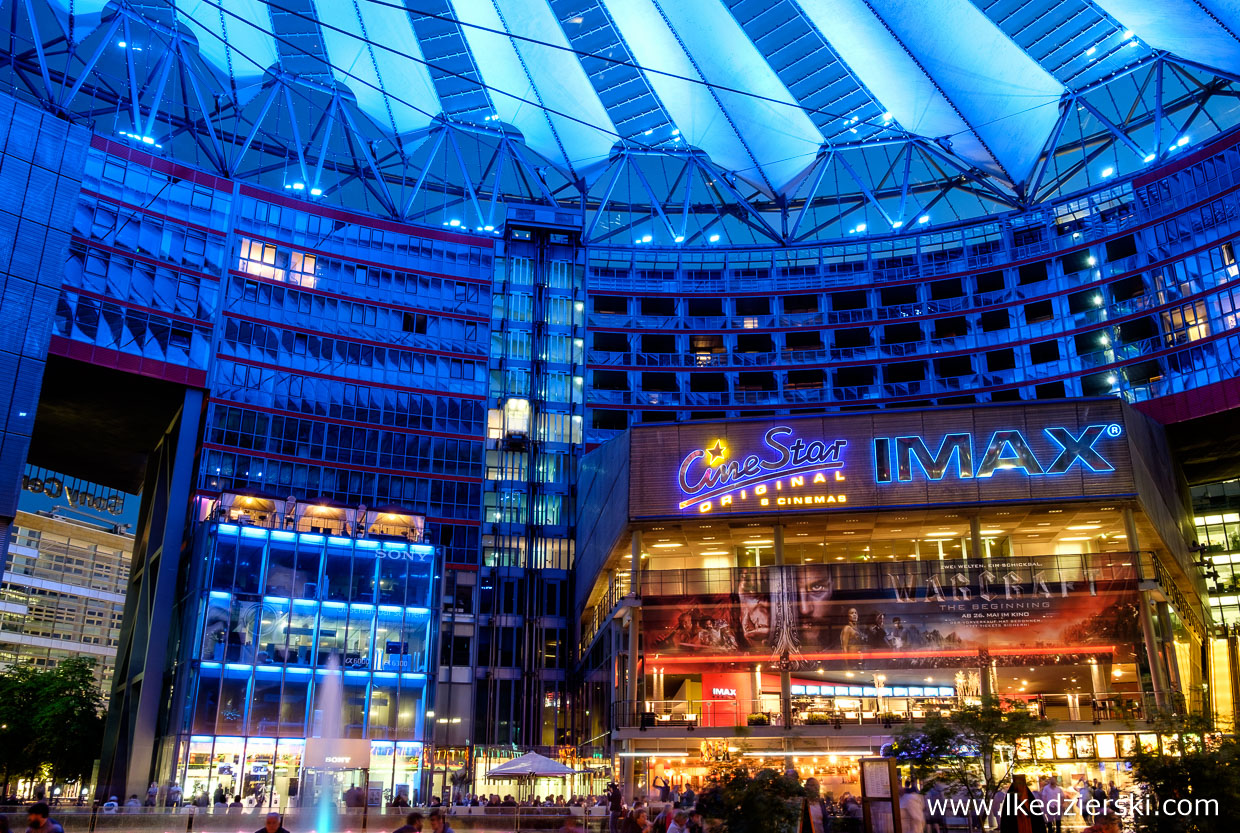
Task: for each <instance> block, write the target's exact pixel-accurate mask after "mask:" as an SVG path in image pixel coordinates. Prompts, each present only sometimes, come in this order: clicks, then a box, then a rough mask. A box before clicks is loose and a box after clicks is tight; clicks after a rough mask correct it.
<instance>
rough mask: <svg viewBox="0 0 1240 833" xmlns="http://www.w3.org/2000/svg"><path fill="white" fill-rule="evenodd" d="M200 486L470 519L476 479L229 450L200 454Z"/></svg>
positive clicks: (476, 495)
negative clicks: (351, 467)
mask: <svg viewBox="0 0 1240 833" xmlns="http://www.w3.org/2000/svg"><path fill="white" fill-rule="evenodd" d="M202 461H203V462H202V470H201V474H200V478H199V482H200V485H201V488H204V489H210V490H212V491H235V492H241V493H247V492H258V493H261V494H270V493H273V492H274V493H276V494H282V495H285V496H287V495H288V494H290V493H292V494H295V495H296V496H297V497H298V498H299V499H302V500H309V499H314V498H320V497H326V498H329V499H331V500H336V501H339V502H341V503H348V504H358V503H365V504H366V505H368V506H386V505H389V504H399V505H401V506H408V507H411V508H413V509H414V510H415V511H417V512H420V513H423V514H426V515H430V516H431V517H436V518H460V519H465V520H474V519H476V518H477V516H478V506H479V505H480V502H481V494H482V493H481V484H480V483H458V482H456V481H452V480H441V479H435V478H434V476H433V475H419V476H407V475H402V474H380V473H376V472H361V471H351V470H349V469H337V468H332V467H330V466H325V465H318V464H315V463H293V462H289V461H286V460H269V459H266V458H263V457H258V456H250V455H247V454H240V453H236V452H230V451H218V450H214V449H211V450H207V451H206V452H205V453H204V454H203V455H202Z"/></svg>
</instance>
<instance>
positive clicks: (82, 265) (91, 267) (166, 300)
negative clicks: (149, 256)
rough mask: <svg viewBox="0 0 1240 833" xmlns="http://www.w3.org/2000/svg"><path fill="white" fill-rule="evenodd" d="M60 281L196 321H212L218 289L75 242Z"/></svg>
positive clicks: (70, 248) (147, 264) (197, 279)
mask: <svg viewBox="0 0 1240 833" xmlns="http://www.w3.org/2000/svg"><path fill="white" fill-rule="evenodd" d="M64 282H65V285H67V286H71V287H81V288H82V289H85V290H87V291H89V292H97V293H99V294H101V295H106V296H108V297H109V298H115V299H117V300H124V301H130V302H132V303H135V304H141V305H142V306H144V307H153V308H154V309H158V310H166V311H168V312H171V313H176V314H177V315H185V316H189V317H190V318H197V319H198V320H200V321H210V320H211V319H212V318H214V316H215V310H216V304H217V302H218V298H219V289H218V287H217V286H216V284H215V283H214V282H212V281H209V280H203V279H202V278H199V277H198V276H196V275H187V274H182V273H180V272H177V271H176V270H175V269H172V268H170V267H166V266H152V265H151V264H149V263H145V262H143V261H140V260H133V259H131V258H127V257H124V256H123V255H116V254H112V253H111V252H107V251H104V250H102V249H94V248H84V247H82V246H80V245H78V244H76V243H74V244H70V247H69V259H68V260H67V261H66V262H65V279H64Z"/></svg>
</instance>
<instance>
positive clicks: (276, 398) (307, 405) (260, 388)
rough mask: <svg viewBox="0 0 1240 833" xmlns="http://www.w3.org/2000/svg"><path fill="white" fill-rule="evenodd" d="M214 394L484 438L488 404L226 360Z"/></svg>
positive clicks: (221, 361)
mask: <svg viewBox="0 0 1240 833" xmlns="http://www.w3.org/2000/svg"><path fill="white" fill-rule="evenodd" d="M213 390H214V392H215V395H216V396H217V397H218V398H221V399H228V400H231V401H235V402H245V403H247V404H253V405H260V406H264V407H268V408H276V409H277V410H281V411H289V412H291V413H298V414H308V415H313V416H318V417H327V418H330V419H340V420H348V421H350V422H365V423H370V424H372V425H385V426H392V427H394V428H417V429H421V430H423V431H435V432H439V433H446V434H473V435H480V434H481V433H482V420H483V403H482V402H480V401H478V400H473V399H460V398H457V397H452V396H448V395H443V396H440V395H436V394H423V393H415V392H412V391H404V390H395V389H391V388H377V387H370V386H368V385H359V384H356V383H354V382H349V381H345V380H334V379H319V378H316V377H313V376H302V375H299V374H295V373H290V372H288V371H284V370H272V369H271V368H267V367H254V366H252V365H246V364H241V363H239V362H233V361H229V360H228V359H227V358H225V357H220V358H219V359H217V361H216V372H215V382H214V385H213Z"/></svg>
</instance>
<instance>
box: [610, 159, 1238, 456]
mask: <svg viewBox="0 0 1240 833" xmlns="http://www.w3.org/2000/svg"><path fill="white" fill-rule="evenodd" d="M1236 144H1237V137H1236V136H1226V137H1223V138H1221V139H1219V140H1217V141H1216V142H1214V143H1212V144H1210V145H1208V146H1207V147H1204V148H1202V149H1200V150H1198V151H1196V152H1194V153H1191V154H1185V155H1184V156H1183V157H1181V158H1179V159H1174V158H1173V161H1172V162H1171V163H1169V164H1168V165H1166V166H1163V167H1162V168H1160V169H1156V170H1152V171H1149V172H1147V173H1145V174H1142V175H1141V176H1139V177H1136V178H1133V179H1131V180H1129V181H1127V182H1120V183H1116V184H1114V185H1113V186H1111V187H1108V188H1106V189H1103V190H1099V191H1096V192H1094V193H1090V194H1085V195H1081V196H1078V197H1076V198H1074V199H1071V200H1066V201H1064V202H1062V203H1059V204H1054V205H1047V206H1042V207H1038V208H1034V209H1030V210H1027V211H1022V212H1019V213H1015V214H1008V215H999V216H996V217H994V218H993V219H991V220H989V221H987V222H985V223H977V224H967V225H961V226H958V227H955V228H949V229H941V228H934V229H932V230H927V231H921V230H919V229H916V228H913V229H910V230H909V231H908V232H906V233H899V234H891V235H886V236H878V237H869V236H866V235H864V234H857V236H856V239H854V240H848V241H841V242H838V243H834V244H826V245H817V246H807V247H799V248H780V249H769V248H768V249H739V250H738V249H719V250H711V249H705V250H703V249H701V248H694V249H683V250H681V249H673V250H668V249H658V248H651V249H646V248H643V247H641V246H625V247H623V248H618V249H603V248H592V249H590V250H589V252H588V263H589V266H588V270H587V286H588V289H589V292H590V314H589V318H588V325H589V328H590V349H589V353H588V357H587V363H588V365H589V367H590V373H591V384H590V393H589V405H590V426H589V427H590V432H589V434H590V438H591V439H595V440H598V439H603V438H605V437H608V436H610V435H611V433H612V432H614V431H616V430H618V429H623V428H625V427H627V426H628V425H629V424H630V423H632V422H640V423H645V422H674V421H677V420H681V419H702V418H708V419H713V418H722V417H724V416H728V417H733V416H763V415H768V414H775V413H780V414H783V413H789V412H791V413H798V412H808V411H812V410H819V409H827V410H850V409H855V408H874V407H881V408H897V407H923V406H927V405H932V404H968V403H982V402H1006V401H1014V400H1022V399H1023V400H1034V399H1063V398H1065V397H1075V396H1098V395H1115V396H1119V397H1122V398H1123V399H1125V400H1126V401H1128V402H1132V403H1134V404H1138V406H1139V407H1141V408H1143V409H1145V410H1147V412H1149V413H1152V414H1154V415H1156V416H1159V417H1160V418H1163V419H1164V420H1166V421H1178V420H1182V419H1186V418H1189V417H1194V416H1201V415H1204V414H1207V413H1210V412H1211V411H1215V410H1217V409H1219V408H1220V407H1226V404H1225V403H1230V402H1234V399H1235V395H1236V394H1235V391H1234V383H1232V382H1231V381H1230V380H1231V379H1232V378H1233V377H1234V376H1235V375H1236V374H1235V370H1236V365H1235V361H1236V356H1237V355H1240V351H1238V349H1237V347H1238V342H1237V341H1236V327H1237V320H1236V301H1235V300H1234V299H1233V296H1232V293H1233V291H1234V289H1235V286H1234V282H1235V279H1236V277H1237V276H1238V275H1240V266H1238V265H1237V263H1236V258H1235V252H1234V248H1233V239H1234V237H1235V235H1236V231H1237V225H1236V224H1237V220H1236V213H1237V212H1236V208H1237V203H1236V200H1237V194H1236V189H1237V185H1238V184H1240V181H1238V180H1237V176H1238V175H1240V150H1238V149H1237V146H1236Z"/></svg>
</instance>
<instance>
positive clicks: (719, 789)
mask: <svg viewBox="0 0 1240 833" xmlns="http://www.w3.org/2000/svg"><path fill="white" fill-rule="evenodd" d="M804 795H805V788H804V787H802V786H801V782H800V781H798V780H797V779H796V778H793V777H790V776H787V775H781V774H780V773H778V772H776V771H775V770H773V769H763V770H759V771H758V772H757V774H755V775H753V776H752V777H751V776H750V775H749V773H748V772H746V771H745V770H744V769H733V770H729V771H725V772H722V773H721V774H720V777H719V778H718V779H717V780H716V781H715V782H714V783H713V784H712V785H711V786H710V787H708V788H706V789H705V790H703V791H702V793H701V794H700V795H699V796H698V801H697V809H698V811H699V812H701V814H702V818H704V819H706V820H707V821H708V824H709V829H710V831H711V833H795V831H796V829H797V823H798V822H799V821H800V818H801V801H800V800H799V799H800V798H802V797H803V796H804Z"/></svg>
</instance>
